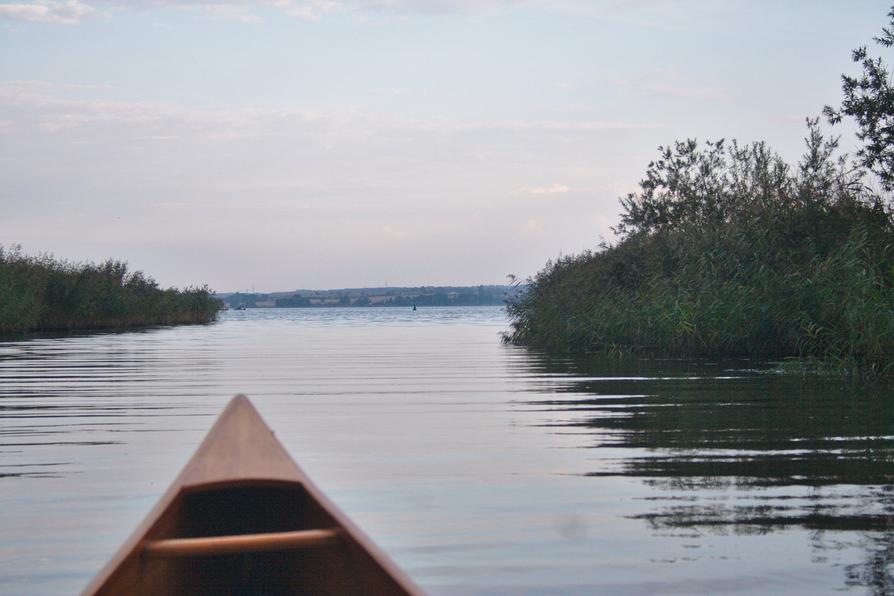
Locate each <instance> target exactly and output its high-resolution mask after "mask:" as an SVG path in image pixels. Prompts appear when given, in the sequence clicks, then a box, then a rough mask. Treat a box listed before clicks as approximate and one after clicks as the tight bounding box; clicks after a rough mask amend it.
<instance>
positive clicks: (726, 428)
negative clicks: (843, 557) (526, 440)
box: [520, 357, 894, 594]
mask: <svg viewBox="0 0 894 596" xmlns="http://www.w3.org/2000/svg"><path fill="white" fill-rule="evenodd" d="M748 366H753V365H747V363H737V362H721V363H706V362H696V363H692V362H689V363H684V362H678V361H672V360H669V361H655V360H653V361H636V360H627V361H623V360H616V359H614V360H604V359H603V360H554V359H549V358H546V357H541V358H539V360H538V362H537V364H536V365H535V369H536V370H537V371H538V372H539V373H540V374H551V375H554V376H555V378H556V379H559V381H557V382H556V384H555V386H554V387H553V391H554V393H555V397H551V398H550V399H533V400H524V401H521V402H520V405H523V406H525V407H528V408H533V409H536V410H538V411H540V412H543V413H548V414H552V415H554V416H555V415H557V414H558V415H561V416H560V417H559V418H558V419H555V420H553V421H551V422H549V423H547V424H546V426H548V427H550V428H553V429H564V430H569V429H575V430H579V431H586V432H589V433H591V440H590V441H589V444H588V445H586V446H587V447H590V448H594V449H601V450H604V451H606V452H607V453H610V454H617V455H616V456H612V455H609V456H608V457H602V458H600V459H599V460H598V463H599V465H598V466H597V467H595V468H594V469H592V470H588V471H585V472H584V473H585V474H586V475H587V476H590V477H633V478H637V479H640V480H641V481H642V482H643V483H644V485H646V486H649V487H651V488H653V489H655V492H653V493H652V494H650V495H648V496H643V497H640V498H639V499H638V500H639V501H640V502H641V503H642V512H641V513H637V514H634V515H631V516H630V517H631V518H633V519H638V520H641V521H643V522H644V523H646V524H647V525H648V527H649V528H650V529H651V530H652V532H653V533H656V534H658V533H665V534H668V535H676V536H683V537H688V538H692V537H693V536H698V535H700V534H701V533H704V532H708V533H713V534H734V535H739V536H746V535H765V534H769V533H772V532H778V531H785V530H790V529H792V528H799V529H802V530H807V531H809V534H808V536H809V541H810V546H811V548H812V549H813V550H814V558H815V560H816V561H817V562H818V563H822V562H823V557H824V556H825V554H826V553H827V551H830V550H841V549H843V548H854V547H858V548H861V549H862V550H863V551H864V561H863V562H862V563H858V564H851V565H848V566H846V568H845V583H846V585H847V586H850V587H854V586H862V587H867V588H869V589H870V591H871V592H872V593H877V594H889V593H892V589H894V575H892V569H894V534H891V530H892V529H894V516H892V515H894V491H892V483H894V466H892V460H894V407H892V404H891V396H892V388H891V386H890V385H889V384H886V383H882V382H877V383H858V382H855V381H848V380H842V379H838V378H815V377H809V378H802V377H797V376H780V375H775V374H772V373H768V371H766V370H764V371H760V370H753V369H751V368H748ZM841 532H845V535H846V536H848V540H847V541H846V542H845V543H844V544H842V542H841V538H840V537H841ZM830 534H834V536H835V538H834V539H827V538H828V536H829V535H830Z"/></svg>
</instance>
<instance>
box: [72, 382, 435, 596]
mask: <svg viewBox="0 0 894 596" xmlns="http://www.w3.org/2000/svg"><path fill="white" fill-rule="evenodd" d="M84 594H85V595H94V594H133V595H149V594H153V595H155V594H221V595H223V594H401V595H403V594H412V595H415V594H422V592H421V591H420V590H419V588H418V587H417V586H416V585H415V584H414V583H413V582H412V580H410V579H409V577H407V575H406V574H404V573H403V571H401V570H400V569H399V568H398V567H397V566H396V565H395V564H394V563H393V562H392V561H391V560H390V559H389V558H388V557H387V556H386V555H385V554H384V553H383V552H382V551H380V550H379V549H378V547H376V546H375V544H373V542H372V541H371V540H370V539H369V538H367V537H366V536H365V535H364V534H363V532H361V531H360V530H359V529H358V528H357V527H356V526H354V524H353V523H352V522H351V521H350V520H349V519H348V518H347V516H346V515H345V514H344V513H342V512H341V511H339V509H338V508H337V507H336V506H335V505H334V504H333V503H332V502H331V501H329V499H328V498H326V496H325V495H324V494H323V493H322V492H321V491H320V489H318V488H317V487H316V486H314V484H313V483H312V482H311V481H310V479H309V478H308V477H307V475H306V474H305V473H304V472H303V471H302V470H301V468H299V467H298V465H297V464H296V463H295V461H294V460H293V459H292V458H291V457H289V454H288V453H287V452H286V450H285V448H284V447H283V446H282V444H281V443H280V442H279V440H277V439H276V437H274V436H273V432H272V431H271V430H270V428H268V427H267V425H266V424H264V421H263V420H262V419H261V416H260V414H258V411H257V410H255V408H254V406H253V405H252V404H251V402H250V401H249V400H248V398H247V397H245V396H244V395H237V396H236V397H234V398H233V399H232V400H231V401H230V403H229V405H227V407H226V409H224V411H223V413H222V414H221V415H220V417H219V418H218V419H217V422H216V423H215V424H214V426H213V427H212V428H211V430H210V431H209V433H208V435H207V436H206V437H205V440H204V441H203V442H202V444H201V445H200V446H199V448H198V450H197V451H196V453H195V454H194V455H193V456H192V459H190V460H189V463H187V464H186V467H185V468H184V469H183V471H182V472H180V475H179V476H178V477H177V479H176V480H175V481H174V483H173V485H171V487H170V488H169V489H168V491H167V492H166V493H165V494H164V496H162V498H161V500H160V501H159V502H158V503H157V504H156V506H155V508H154V509H153V510H152V511H151V512H150V513H149V515H148V516H147V517H146V519H145V520H143V523H142V524H140V526H139V527H138V528H137V529H136V531H135V532H134V533H133V534H132V535H131V537H130V538H129V539H128V540H127V541H126V542H125V543H124V545H123V546H122V547H121V548H120V549H119V550H118V552H117V553H116V554H115V555H114V557H113V558H112V560H111V561H109V563H108V564H107V565H106V566H105V568H103V570H102V571H100V573H99V575H97V576H96V578H95V579H94V580H93V581H92V582H91V583H90V585H89V586H88V587H87V589H86V590H85V591H84Z"/></svg>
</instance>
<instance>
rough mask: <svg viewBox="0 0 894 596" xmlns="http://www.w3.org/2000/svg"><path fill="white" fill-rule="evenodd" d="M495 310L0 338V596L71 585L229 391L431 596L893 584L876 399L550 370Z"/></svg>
mask: <svg viewBox="0 0 894 596" xmlns="http://www.w3.org/2000/svg"><path fill="white" fill-rule="evenodd" d="M504 317H505V315H504V314H503V312H502V311H501V310H500V309H497V308H456V309H450V308H443V309H420V310H419V311H416V312H412V311H409V310H404V309H320V310H316V309H313V310H312V309H294V310H293V309H278V310H273V309H271V310H249V311H244V312H230V313H225V315H224V316H223V318H222V320H221V321H220V322H219V323H217V324H214V325H210V326H196V327H178V328H171V329H156V330H151V331H145V332H136V333H122V334H106V335H94V336H80V337H65V338H47V339H34V340H31V341H22V342H2V343H0V419H2V424H0V433H2V438H0V593H7V594H68V593H72V592H77V591H78V590H80V589H81V588H83V586H84V585H85V584H86V583H87V581H88V580H89V579H90V578H91V577H92V575H93V574H94V573H95V572H96V571H97V570H98V569H99V568H100V567H101V566H102V565H103V564H104V563H105V561H106V560H107V559H108V557H109V556H110V555H111V554H112V552H113V551H114V550H115V549H116V548H117V547H118V546H119V545H120V544H121V542H122V541H123V540H124V539H125V537H126V536H127V535H128V534H129V533H130V531H131V530H132V529H133V528H134V527H135V526H136V525H137V523H139V521H140V520H141V519H142V517H143V516H144V515H145V514H146V512H147V511H148V509H149V508H150V507H151V506H152V505H153V504H154V502H155V501H156V499H157V498H158V497H159V496H160V494H161V493H162V492H163V491H164V490H165V489H166V488H167V486H168V484H169V483H170V482H171V481H172V480H173V478H174V476H175V475H176V473H177V472H178V471H179V468H180V467H181V466H182V465H183V464H184V463H185V462H186V460H187V459H188V457H189V456H190V454H191V453H192V452H193V450H194V449H195V448H196V446H197V445H198V443H199V441H200V440H201V439H202V437H203V436H204V434H205V432H206V431H207V430H208V428H209V427H210V426H211V424H212V422H213V420H214V417H215V416H216V415H217V414H218V413H219V412H220V410H221V409H222V408H223V406H224V404H225V403H226V402H227V400H228V399H229V398H230V397H231V396H232V395H233V394H235V393H237V392H244V393H246V394H248V395H249V396H250V397H251V398H252V400H253V401H254V402H255V405H256V406H257V407H258V409H259V410H260V411H261V414H262V415H263V416H264V417H265V418H266V420H267V421H268V423H269V424H270V425H271V426H272V427H273V428H274V429H275V430H276V432H277V435H278V436H279V438H280V439H281V440H282V441H283V443H285V445H286V447H287V448H288V449H289V450H290V452H291V453H292V454H293V455H294V457H295V458H296V459H297V460H298V462H299V463H300V464H301V465H302V466H303V467H304V468H305V470H306V471H307V472H308V473H309V474H310V475H311V476H312V477H313V478H314V479H315V480H316V481H317V483H318V484H319V485H321V487H322V488H324V489H325V490H326V492H327V493H328V494H329V495H330V496H331V497H332V498H333V499H334V500H335V502H336V503H337V504H338V505H340V506H341V507H342V508H343V509H344V510H345V511H346V512H347V513H348V514H349V515H350V516H351V517H352V518H354V520H355V521H356V522H357V523H358V524H359V525H360V526H361V527H362V528H363V529H364V530H366V531H367V533H369V534H370V535H371V536H372V537H373V538H374V539H375V540H376V542H378V543H379V544H380V545H381V546H382V547H383V548H384V550H386V551H387V552H388V553H389V554H390V555H391V556H392V557H394V559H396V561H397V562H398V564H400V565H401V566H402V567H403V568H404V569H405V570H406V571H407V572H408V573H409V574H410V575H411V576H412V577H413V578H414V579H415V580H416V581H417V582H418V583H419V584H420V585H421V586H422V587H423V588H425V589H426V590H427V591H429V592H430V593H432V594H474V593H479V594H484V593H487V594H524V593H550V594H561V593H579V592H592V593H605V594H699V593H704V594H716V593H723V592H726V593H737V594H738V593H741V594H769V593H775V594H823V593H833V592H834V593H840V592H849V593H857V594H862V593H877V594H886V593H892V592H894V534H892V533H891V530H892V519H894V518H892V513H894V490H892V484H894V466H892V463H894V462H892V455H894V408H892V405H891V404H892V397H894V396H892V392H891V391H890V389H889V388H880V387H870V388H866V387H857V386H855V385H852V384H848V383H845V382H842V381H838V380H830V379H812V380H804V379H800V378H792V377H784V376H777V375H768V374H760V373H758V372H756V371H754V370H752V369H753V368H754V365H749V364H748V363H743V362H720V363H706V362H701V363H681V362H675V361H629V362H623V361H617V360H616V361H602V362H599V361H580V362H578V361H565V360H550V359H547V358H544V357H542V356H540V355H538V354H536V353H531V352H529V351H526V350H524V349H519V348H513V347H508V346H503V345H501V344H500V342H499V335H498V334H499V332H500V331H501V330H503V329H505V327H506V321H505V318H504Z"/></svg>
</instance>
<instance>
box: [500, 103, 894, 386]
mask: <svg viewBox="0 0 894 596" xmlns="http://www.w3.org/2000/svg"><path fill="white" fill-rule="evenodd" d="M808 125H809V132H808V137H807V139H806V142H807V151H806V153H805V155H804V157H803V158H802V160H801V162H800V163H798V164H797V165H795V166H794V167H793V166H790V165H788V164H787V163H785V162H784V161H783V160H782V158H780V157H779V156H778V155H776V154H774V153H773V152H771V151H770V150H769V148H767V146H766V145H765V144H763V143H755V144H753V145H750V146H747V147H740V146H738V145H737V144H736V143H733V144H732V145H730V146H727V145H725V144H724V143H723V142H720V143H708V144H707V145H704V146H700V145H699V144H698V143H696V142H694V141H687V142H683V143H677V144H676V145H675V146H673V147H670V148H662V149H661V150H660V153H661V155H660V158H659V159H658V160H656V161H655V162H653V163H652V164H650V165H649V169H648V171H647V175H646V178H645V179H644V180H643V181H642V182H641V183H640V190H639V191H638V192H637V193H633V194H631V195H629V196H627V197H626V198H624V199H622V201H621V203H622V216H621V223H620V225H619V226H618V228H617V229H616V232H618V234H619V236H620V240H619V241H618V242H617V243H616V244H614V245H603V246H601V247H600V248H599V249H597V250H595V251H589V252H585V253H583V254H579V255H574V256H568V257H563V258H560V259H558V260H556V261H551V262H549V263H547V265H546V267H545V268H544V269H543V270H542V271H540V272H539V273H538V274H537V275H536V276H535V277H534V278H533V279H530V280H528V282H529V284H530V288H529V291H528V293H527V294H526V295H524V296H523V297H522V298H520V299H519V300H517V301H515V302H513V303H512V304H510V305H509V313H510V316H511V319H512V323H511V331H510V332H509V333H507V334H506V336H505V340H506V341H508V342H512V343H517V344H525V345H531V346H536V347H539V348H542V349H545V350H547V351H552V352H562V353H583V352H608V353H626V352H632V353H649V354H663V355H673V356H752V357H760V358H782V357H798V358H805V359H811V360H814V361H818V362H823V363H828V364H831V365H833V366H836V367H838V368H848V369H860V370H863V371H872V372H878V373H883V374H885V373H887V374H890V373H892V372H894V370H892V362H891V361H892V355H894V219H892V214H891V210H890V208H889V207H888V206H887V204H886V202H885V200H884V199H883V197H881V196H879V195H878V194H877V193H874V192H872V190H871V189H870V188H869V187H868V186H867V185H866V184H865V176H864V174H863V172H861V171H859V170H858V169H855V168H853V167H852V166H851V165H850V163H849V162H848V160H847V159H846V158H836V157H834V153H835V150H836V144H837V143H836V141H835V140H830V139H824V138H823V137H822V135H821V134H820V132H819V130H818V128H817V123H816V121H808Z"/></svg>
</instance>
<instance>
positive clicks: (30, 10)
mask: <svg viewBox="0 0 894 596" xmlns="http://www.w3.org/2000/svg"><path fill="white" fill-rule="evenodd" d="M524 1H525V0H255V1H249V0H242V1H240V0H235V1H230V2H208V1H207V0H145V1H144V2H134V1H132V0H92V1H91V4H89V5H88V4H85V3H83V2H80V0H64V1H60V0H40V1H37V2H27V3H13V4H0V18H7V19H15V20H25V21H35V22H44V23H53V24H61V25H73V24H76V23H78V22H80V21H81V19H83V18H84V17H88V16H91V15H95V14H98V12H99V11H98V9H97V8H101V9H106V10H109V11H120V10H146V9H152V8H170V7H174V8H180V9H185V10H195V11H201V12H205V13H207V14H208V15H210V16H212V17H215V18H221V19H226V20H232V21H239V22H244V23H257V22H259V21H262V20H263V18H262V17H261V15H260V14H258V13H259V11H262V10H271V11H274V12H277V13H280V14H283V15H286V16H289V17H293V18H297V19H303V20H308V21H317V20H320V19H323V18H324V17H326V16H329V15H333V14H341V13H345V14H351V15H354V16H358V17H363V16H366V15H376V14H379V15H387V16H397V17H408V16H412V15H452V14H477V13H482V12H491V11H493V10H498V9H501V8H503V7H512V6H515V5H519V4H522V3H524Z"/></svg>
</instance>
